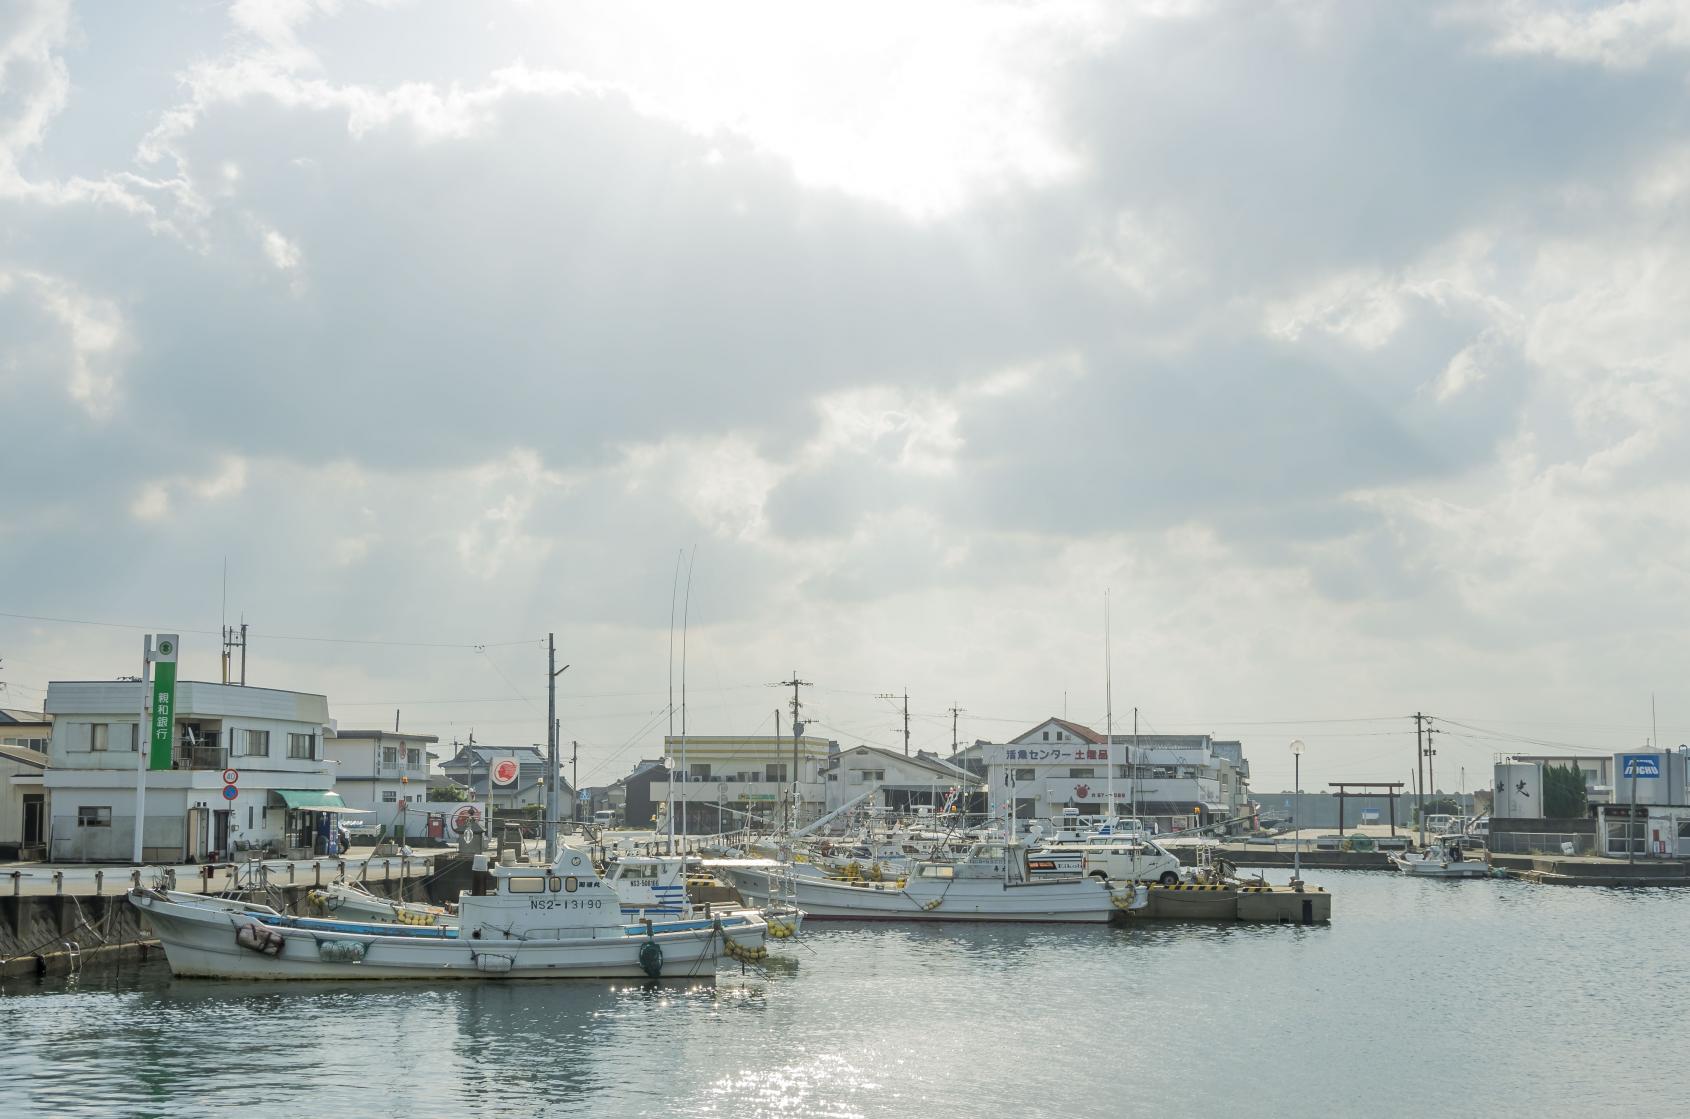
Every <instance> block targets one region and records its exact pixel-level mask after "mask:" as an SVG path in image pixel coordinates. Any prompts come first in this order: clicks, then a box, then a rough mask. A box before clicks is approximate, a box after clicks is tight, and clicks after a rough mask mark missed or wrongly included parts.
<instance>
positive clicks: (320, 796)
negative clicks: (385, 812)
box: [270, 789, 360, 812]
mask: <svg viewBox="0 0 1690 1119" xmlns="http://www.w3.org/2000/svg"><path fill="white" fill-rule="evenodd" d="M270 791H271V792H272V793H274V794H275V795H276V797H277V798H278V799H279V800H281V802H282V803H283V804H284V805H286V806H287V807H289V808H292V809H294V810H296V811H299V812H357V811H360V809H356V808H348V807H347V806H346V802H345V801H343V800H341V799H340V794H339V793H333V792H326V791H324V790H322V789H271V790H270Z"/></svg>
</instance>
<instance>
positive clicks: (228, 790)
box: [223, 785, 241, 800]
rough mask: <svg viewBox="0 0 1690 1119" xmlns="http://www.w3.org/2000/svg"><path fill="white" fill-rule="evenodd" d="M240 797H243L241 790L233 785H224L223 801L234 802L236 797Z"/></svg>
mask: <svg viewBox="0 0 1690 1119" xmlns="http://www.w3.org/2000/svg"><path fill="white" fill-rule="evenodd" d="M240 795H241V791H240V790H239V789H237V788H235V787H234V786H233V785H224V786H223V799H224V800H234V799H235V798H236V797H238V796H240Z"/></svg>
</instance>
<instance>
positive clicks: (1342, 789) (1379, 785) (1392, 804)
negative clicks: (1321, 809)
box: [1327, 781, 1403, 837]
mask: <svg viewBox="0 0 1690 1119" xmlns="http://www.w3.org/2000/svg"><path fill="white" fill-rule="evenodd" d="M1327 784H1328V785H1330V786H1332V787H1333V788H1335V789H1337V790H1338V834H1339V835H1343V834H1344V798H1345V797H1368V796H1379V795H1380V794H1378V793H1372V792H1361V793H1352V792H1350V790H1351V789H1384V790H1385V793H1384V796H1385V803H1386V804H1387V805H1388V806H1389V811H1390V813H1391V835H1392V836H1393V837H1394V836H1395V835H1396V834H1397V794H1396V790H1397V789H1400V788H1402V786H1403V783H1402V782H1401V781H1328V782H1327Z"/></svg>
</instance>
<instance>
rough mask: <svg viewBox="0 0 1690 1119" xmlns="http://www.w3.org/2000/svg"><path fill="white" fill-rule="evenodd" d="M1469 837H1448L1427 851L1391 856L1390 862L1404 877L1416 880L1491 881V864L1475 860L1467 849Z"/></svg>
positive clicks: (1435, 843)
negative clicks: (1468, 879)
mask: <svg viewBox="0 0 1690 1119" xmlns="http://www.w3.org/2000/svg"><path fill="white" fill-rule="evenodd" d="M1467 847H1468V841H1467V837H1466V836H1460V835H1446V836H1440V837H1439V838H1438V839H1436V840H1435V841H1433V842H1432V843H1430V844H1428V845H1427V846H1426V849H1425V850H1424V851H1412V852H1407V853H1404V854H1401V855H1399V854H1396V853H1392V855H1391V862H1393V863H1395V864H1396V867H1397V869H1398V870H1400V871H1402V872H1403V873H1404V874H1411V875H1413V876H1415V877H1416V878H1489V877H1491V868H1490V864H1489V863H1487V862H1485V861H1484V860H1483V859H1479V858H1475V857H1474V856H1473V855H1472V853H1471V852H1470V851H1469V850H1468V849H1467Z"/></svg>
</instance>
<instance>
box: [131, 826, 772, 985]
mask: <svg viewBox="0 0 1690 1119" xmlns="http://www.w3.org/2000/svg"><path fill="white" fill-rule="evenodd" d="M475 872H476V882H475V888H474V889H473V890H472V891H470V892H468V893H464V894H460V895H459V900H458V918H457V923H456V924H455V925H436V924H427V925H423V924H397V923H385V922H374V921H369V922H366V921H342V920H334V919H326V918H317V917H294V916H289V915H287V914H284V913H279V912H277V911H276V910H274V909H271V908H270V907H268V906H264V905H256V904H252V903H248V902H239V901H229V900H226V899H222V898H212V897H204V896H201V895H197V894H186V893H180V892H177V891H166V890H146V889H137V890H132V891H130V894H129V900H130V902H131V903H132V904H133V905H134V906H135V907H136V908H137V909H139V910H140V911H141V912H142V913H143V914H145V916H146V919H147V923H148V924H149V925H150V926H151V927H152V930H153V933H154V935H156V936H157V937H158V939H159V941H160V943H162V944H163V945H164V953H165V957H166V959H168V960H169V962H170V970H171V971H172V972H173V973H174V974H176V975H197V976H211V977H220V978H241V979H428V978H443V979H474V978H480V977H484V976H497V977H503V978H511V979H547V978H558V979H562V978H639V977H650V978H660V977H663V978H667V977H683V976H685V977H696V978H713V977H714V976H715V974H716V961H717V959H718V958H720V957H721V956H724V955H726V956H729V957H731V958H733V959H737V960H741V961H754V960H758V959H761V958H763V957H764V956H765V955H766V954H767V949H766V948H765V947H764V943H763V942H764V939H765V937H766V936H767V935H768V932H769V927H768V924H767V923H766V922H765V921H764V920H763V919H762V918H761V917H760V916H759V915H758V914H756V913H749V912H744V911H737V912H728V913H722V914H720V915H716V916H712V917H709V918H705V919H692V920H678V921H662V920H655V919H648V920H644V921H640V922H638V923H633V924H630V923H628V921H627V920H626V919H625V918H624V917H623V916H622V911H621V910H622V906H621V902H620V900H619V899H618V898H617V897H616V894H615V892H614V891H613V890H611V889H610V888H609V887H608V886H607V885H606V884H605V883H604V881H603V880H602V879H601V878H600V877H599V875H598V872H597V870H595V869H594V867H593V863H592V860H591V859H590V858H589V857H587V856H586V855H585V854H583V853H582V852H580V851H575V850H570V849H567V848H566V849H565V850H564V851H563V852H561V853H560V854H559V855H558V858H557V861H556V862H554V863H553V864H552V865H550V866H535V865H527V864H510V865H490V864H489V862H488V860H487V858H486V856H477V857H476V860H475Z"/></svg>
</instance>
